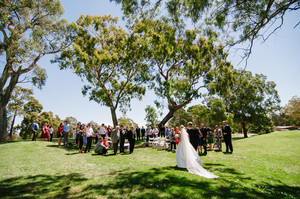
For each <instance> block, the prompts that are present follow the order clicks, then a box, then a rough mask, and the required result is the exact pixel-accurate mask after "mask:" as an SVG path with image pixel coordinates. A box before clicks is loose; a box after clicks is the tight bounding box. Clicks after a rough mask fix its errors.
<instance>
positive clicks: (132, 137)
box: [127, 126, 135, 153]
mask: <svg viewBox="0 0 300 199" xmlns="http://www.w3.org/2000/svg"><path fill="white" fill-rule="evenodd" d="M127 137H128V141H129V153H133V150H134V144H135V131H134V126H131V127H130V130H129V131H128V132H127Z"/></svg>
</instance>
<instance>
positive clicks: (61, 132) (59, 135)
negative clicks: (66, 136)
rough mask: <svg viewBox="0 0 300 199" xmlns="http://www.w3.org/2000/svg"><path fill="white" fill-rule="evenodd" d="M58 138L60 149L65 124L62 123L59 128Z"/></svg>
mask: <svg viewBox="0 0 300 199" xmlns="http://www.w3.org/2000/svg"><path fill="white" fill-rule="evenodd" d="M57 137H58V147H60V145H61V139H62V138H63V123H60V125H59V127H58V132H57Z"/></svg>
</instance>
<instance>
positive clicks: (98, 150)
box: [94, 136, 108, 155]
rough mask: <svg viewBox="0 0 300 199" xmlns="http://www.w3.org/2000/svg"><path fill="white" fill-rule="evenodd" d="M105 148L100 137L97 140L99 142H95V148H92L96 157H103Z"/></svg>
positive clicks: (105, 151)
mask: <svg viewBox="0 0 300 199" xmlns="http://www.w3.org/2000/svg"><path fill="white" fill-rule="evenodd" d="M107 148H108V147H107V146H105V145H104V143H103V137H102V136H101V137H100V138H99V141H98V142H97V144H96V146H95V147H94V151H95V153H97V154H98V155H105V154H106V153H107Z"/></svg>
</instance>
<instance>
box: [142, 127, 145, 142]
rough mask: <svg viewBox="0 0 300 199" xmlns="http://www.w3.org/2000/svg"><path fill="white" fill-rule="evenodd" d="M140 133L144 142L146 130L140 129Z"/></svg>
mask: <svg viewBox="0 0 300 199" xmlns="http://www.w3.org/2000/svg"><path fill="white" fill-rule="evenodd" d="M141 132H142V139H143V140H144V139H145V133H146V129H145V128H142V129H141Z"/></svg>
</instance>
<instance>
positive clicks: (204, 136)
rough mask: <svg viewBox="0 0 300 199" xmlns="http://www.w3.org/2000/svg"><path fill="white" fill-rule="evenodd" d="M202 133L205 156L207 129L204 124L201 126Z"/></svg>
mask: <svg viewBox="0 0 300 199" xmlns="http://www.w3.org/2000/svg"><path fill="white" fill-rule="evenodd" d="M200 131H201V133H202V142H203V148H204V154H205V155H206V154H207V140H206V137H207V129H206V128H205V127H204V125H203V124H201V125H200Z"/></svg>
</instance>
